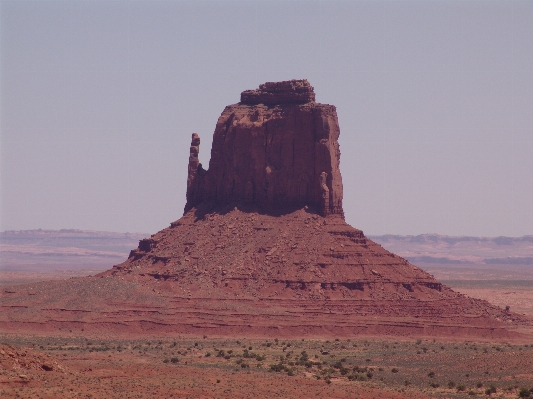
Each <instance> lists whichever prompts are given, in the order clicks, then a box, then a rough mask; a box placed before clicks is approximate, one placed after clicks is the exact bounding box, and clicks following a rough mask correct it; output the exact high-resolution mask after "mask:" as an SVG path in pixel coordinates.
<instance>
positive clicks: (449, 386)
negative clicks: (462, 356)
mask: <svg viewBox="0 0 533 399" xmlns="http://www.w3.org/2000/svg"><path fill="white" fill-rule="evenodd" d="M454 386H455V382H453V381H448V388H450V389H451V388H453V387H454Z"/></svg>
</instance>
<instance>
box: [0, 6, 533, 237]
mask: <svg viewBox="0 0 533 399" xmlns="http://www.w3.org/2000/svg"><path fill="white" fill-rule="evenodd" d="M0 13H1V19H0V29H1V30H0V34H1V39H0V40H1V44H0V45H1V47H0V50H1V52H0V55H1V59H0V61H1V65H0V66H1V70H0V71H1V72H0V73H1V76H0V85H1V86H0V94H1V97H0V101H1V104H0V107H1V109H0V111H1V114H0V117H1V122H0V123H1V125H0V127H1V142H0V145H1V147H0V157H1V160H0V166H1V176H0V177H1V180H0V181H1V185H0V189H1V192H0V193H1V197H0V198H1V203H0V206H1V207H0V217H1V218H0V230H2V231H3V230H11V229H14V230H21V229H33V228H43V229H44V228H46V229H59V228H79V229H92V230H110V231H121V232H126V231H130V232H134V231H135V232H149V233H154V232H156V231H158V230H160V229H162V228H165V227H167V226H168V225H169V223H170V222H172V221H174V220H177V219H178V218H179V217H180V216H181V215H182V212H183V206H184V205H185V189H186V176H187V162H188V153H189V145H190V135H191V133H192V132H198V134H200V137H201V138H202V145H201V148H200V159H201V161H202V162H203V164H204V166H205V167H207V165H208V162H209V155H210V148H211V137H212V134H213V130H214V128H215V124H216V121H217V119H218V117H219V115H220V113H221V112H222V110H223V109H224V107H225V106H226V105H228V104H232V103H236V102H238V101H239V98H240V92H241V91H243V90H246V89H253V88H256V87H258V86H259V84H261V83H263V82H266V81H277V80H288V79H298V78H306V79H308V80H309V81H310V83H311V84H312V85H313V86H314V87H315V92H316V98H317V101H318V102H322V103H329V104H334V105H336V106H337V111H338V116H339V123H340V128H341V138H340V145H341V153H342V156H341V172H342V177H343V183H344V210H345V213H346V220H347V221H348V222H349V223H350V224H352V225H353V226H355V227H357V228H361V229H362V230H363V231H364V232H365V233H367V234H385V233H392V234H421V233H440V234H449V235H484V236H498V235H509V236H520V235H524V234H533V1H530V0H527V1H486V0H483V1H347V2H340V1H316V2H312V1H168V2H165V1H115V2H114V1H13V2H11V1H1V8H0Z"/></svg>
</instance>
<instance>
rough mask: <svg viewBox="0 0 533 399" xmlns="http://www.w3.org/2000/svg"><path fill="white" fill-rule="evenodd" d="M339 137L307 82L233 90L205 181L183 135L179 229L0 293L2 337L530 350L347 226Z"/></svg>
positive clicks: (485, 311)
mask: <svg viewBox="0 0 533 399" xmlns="http://www.w3.org/2000/svg"><path fill="white" fill-rule="evenodd" d="M338 138H339V124H338V120H337V113H336V108H335V107H334V106H332V105H327V104H320V103H317V102H315V93H314V89H313V87H312V86H311V85H310V84H309V83H308V81H307V80H291V81H285V82H269V83H265V84H262V85H261V86H260V87H259V89H257V90H247V91H244V92H242V93H241V101H240V102H239V103H237V104H233V105H229V106H227V107H226V108H225V109H224V111H223V112H222V114H221V116H220V118H219V119H218V122H217V124H216V128H215V132H214V137H213V147H212V150H211V159H210V162H209V168H208V169H207V170H205V169H204V168H203V166H202V165H201V164H200V162H199V160H198V153H199V150H200V137H199V136H198V135H197V134H196V133H193V134H192V142H191V147H190V157H189V164H188V178H187V203H186V205H185V211H184V214H183V216H182V217H181V218H180V219H179V220H177V221H175V222H173V223H171V224H170V227H168V228H166V229H164V230H162V231H160V232H158V233H157V234H154V235H152V236H151V237H150V238H148V239H143V240H141V241H140V242H139V246H138V248H137V249H135V250H133V251H131V253H130V256H129V258H128V259H127V260H126V261H125V262H123V263H121V264H118V265H116V266H114V267H113V268H112V269H111V270H109V271H106V272H104V273H101V274H99V275H97V276H94V277H86V278H79V279H70V280H66V281H58V282H43V283H39V284H31V285H26V286H14V287H8V288H6V289H5V290H2V291H3V292H2V293H1V296H0V300H1V305H2V309H3V311H2V312H1V315H0V329H1V330H3V331H18V332H23V331H26V332H32V331H33V332H36V331H40V332H49V333H58V331H60V330H61V331H63V332H65V331H69V332H71V334H76V333H78V334H79V332H80V331H81V329H83V331H85V334H123V335H124V334H126V335H143V334H150V335H158V336H164V335H201V334H206V335H208V336H210V337H212V336H220V337H224V336H226V337H228V336H238V337H260V336H261V337H315V338H321V337H324V338H325V337H352V336H354V337H355V336H364V335H366V336H371V335H372V336H378V335H379V336H396V337H402V336H403V337H414V336H439V337H470V338H476V339H521V338H520V337H523V338H525V337H529V338H530V337H531V330H532V328H531V327H532V326H533V322H532V320H531V319H528V318H527V317H525V316H523V315H519V314H516V313H513V312H509V311H505V310H504V309H501V308H498V307H496V306H493V305H491V304H490V303H488V302H486V301H483V300H478V299H473V298H468V297H466V296H464V295H462V294H460V293H457V292H454V291H453V290H452V289H450V288H448V287H447V286H445V285H443V284H441V283H440V282H438V281H437V280H435V278H433V276H431V275H430V274H428V273H426V272H424V271H423V270H421V269H420V268H418V267H416V266H415V265H412V264H410V263H409V262H408V261H407V260H405V259H403V258H401V257H399V256H397V255H395V254H393V253H390V252H388V251H386V250H385V249H384V248H382V247H381V246H380V245H378V244H376V243H374V242H373V241H371V240H369V239H368V238H366V237H365V235H364V234H363V232H362V231H361V230H358V229H355V228H353V227H352V226H350V225H349V224H347V223H346V222H345V220H344V214H343V208H342V197H343V188H342V187H343V186H342V180H341V173H340V170H339V160H340V150H339V143H338ZM368 195H371V193H369V194H368Z"/></svg>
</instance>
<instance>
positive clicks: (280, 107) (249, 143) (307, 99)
mask: <svg viewBox="0 0 533 399" xmlns="http://www.w3.org/2000/svg"><path fill="white" fill-rule="evenodd" d="M314 99H315V94H314V91H313V87H312V86H310V85H309V83H308V82H307V80H291V81H287V82H277V83H273V82H269V83H265V84H263V85H261V86H260V88H259V89H258V90H251V91H244V92H243V93H242V94H241V102H240V103H239V104H234V105H229V106H227V107H226V109H225V110H224V112H222V115H221V116H220V118H219V119H218V122H217V125H216V128H215V133H214V137H213V148H212V150H211V161H210V162H209V169H208V170H207V171H205V170H203V168H202V166H201V165H200V164H199V162H198V150H199V144H200V139H199V137H198V135H197V134H196V133H194V134H193V138H192V143H191V156H190V158H189V177H188V180H187V204H186V206H185V213H186V212H187V211H188V210H190V209H192V208H193V207H196V206H198V205H199V204H201V203H202V202H205V201H211V202H213V203H215V204H217V205H222V204H225V205H242V204H247V205H253V206H255V207H256V208H258V209H259V210H261V211H262V212H267V213H275V214H278V213H279V212H283V211H291V210H294V209H298V208H301V207H303V206H306V205H307V206H309V207H310V208H311V209H312V210H313V211H315V212H317V213H319V214H321V215H328V214H341V215H342V214H343V210H342V179H341V174H340V170H339V159H340V151H339V143H338V138H339V123H338V121H337V112H336V109H335V107H334V106H332V105H326V104H319V103H315V102H314Z"/></svg>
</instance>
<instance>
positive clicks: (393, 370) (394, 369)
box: [391, 368, 400, 373]
mask: <svg viewBox="0 0 533 399" xmlns="http://www.w3.org/2000/svg"><path fill="white" fill-rule="evenodd" d="M391 371H392V372H393V373H397V372H398V371H400V370H398V369H397V368H393V369H392V370H391Z"/></svg>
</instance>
